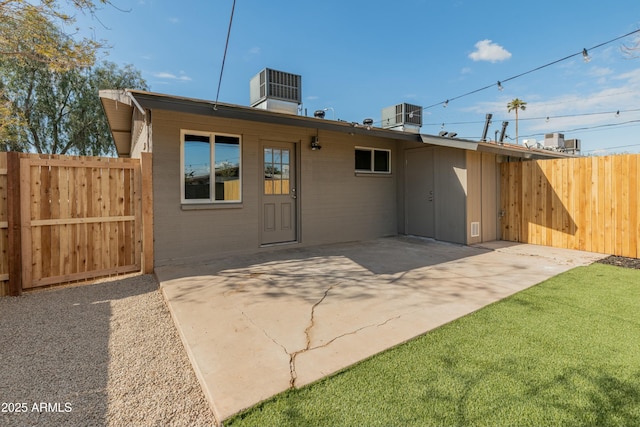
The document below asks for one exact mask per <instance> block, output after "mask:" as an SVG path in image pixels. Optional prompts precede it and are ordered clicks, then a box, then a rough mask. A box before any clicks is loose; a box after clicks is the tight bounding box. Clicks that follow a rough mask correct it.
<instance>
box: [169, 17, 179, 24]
mask: <svg viewBox="0 0 640 427" xmlns="http://www.w3.org/2000/svg"><path fill="white" fill-rule="evenodd" d="M168 21H169V22H170V23H171V24H179V23H180V22H181V21H180V19H179V18H176V17H172V18H169V19H168Z"/></svg>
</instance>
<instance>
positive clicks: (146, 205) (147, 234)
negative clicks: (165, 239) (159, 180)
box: [140, 153, 154, 274]
mask: <svg viewBox="0 0 640 427" xmlns="http://www.w3.org/2000/svg"><path fill="white" fill-rule="evenodd" d="M152 166H153V155H152V154H151V153H142V155H141V157H140V174H141V175H142V177H141V178H142V272H143V273H145V274H151V273H153V256H154V255H153V168H152Z"/></svg>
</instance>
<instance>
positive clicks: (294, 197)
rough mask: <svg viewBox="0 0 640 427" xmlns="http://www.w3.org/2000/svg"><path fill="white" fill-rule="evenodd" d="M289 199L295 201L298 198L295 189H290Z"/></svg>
mask: <svg viewBox="0 0 640 427" xmlns="http://www.w3.org/2000/svg"><path fill="white" fill-rule="evenodd" d="M291 198H292V199H297V198H298V196H297V195H296V189H295V188H292V189H291Z"/></svg>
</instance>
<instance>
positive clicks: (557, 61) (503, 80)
mask: <svg viewBox="0 0 640 427" xmlns="http://www.w3.org/2000/svg"><path fill="white" fill-rule="evenodd" d="M636 33H640V29H638V30H634V31H631V32H629V33H626V34H623V35H621V36H618V37H615V38H613V39H611V40H607V41H606V42H603V43H599V44H597V45H595V46H592V47H590V48H589V49H582V50H581V51H580V52H577V53H572V54H571V55H567V56H565V57H564V58H560V59H557V60H555V61H551V62H549V63H547V64H544V65H541V66H539V67H536V68H533V69H531V70H528V71H525V72H523V73H520V74H516V75H515V76H511V77H508V78H506V79H502V80H498V81H497V83H492V84H489V85H486V86H483V87H481V88H479V89H475V90H472V91H470V92H467V93H463V94H462V95H458V96H454V97H451V98H447V99H446V100H444V101H440V102H437V103H435V104H431V105H428V106H426V107H422V108H421V110H422V111H424V110H427V109H429V108H433V107H436V106H438V105H442V106H447V105H449V102H451V101H454V100H456V99H460V98H464V97H465V96H469V95H473V94H474V93H478V92H481V91H483V90H486V89H489V88H492V87H494V86H496V85H497V86H498V87H499V88H500V87H502V83H505V82H509V81H511V80H515V79H517V78H519V77H522V76H526V75H527V74H531V73H533V72H535V71H539V70H542V69H543V68H547V67H550V66H551V65H555V64H557V63H559V62H563V61H566V60H568V59H571V58H573V57H575V56H580V55H585V54H586V53H587V52H588V51H589V50H594V49H597V48H599V47H602V46H605V45H607V44H609V43H613V42H615V41H617V40H620V39H623V38H625V37H628V36H630V35H633V34H636Z"/></svg>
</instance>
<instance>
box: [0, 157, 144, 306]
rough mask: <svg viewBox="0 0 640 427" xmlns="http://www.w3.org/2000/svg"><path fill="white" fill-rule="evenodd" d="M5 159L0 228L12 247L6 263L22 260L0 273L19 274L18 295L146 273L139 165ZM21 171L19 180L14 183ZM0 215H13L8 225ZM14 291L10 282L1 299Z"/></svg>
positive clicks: (83, 159)
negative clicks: (89, 281) (114, 275)
mask: <svg viewBox="0 0 640 427" xmlns="http://www.w3.org/2000/svg"><path fill="white" fill-rule="evenodd" d="M2 154H5V156H6V155H7V154H8V160H9V161H8V167H7V168H3V167H2V162H1V159H0V177H1V176H2V172H5V173H6V175H5V176H6V178H7V193H6V194H7V196H6V198H5V203H4V204H5V205H7V206H6V209H3V206H1V205H0V226H1V227H6V229H7V231H8V236H7V238H6V239H5V236H4V235H5V233H3V236H2V239H0V245H1V247H2V248H3V249H6V248H8V252H9V253H8V255H9V256H8V263H7V264H8V265H9V266H11V264H12V263H15V261H16V258H19V259H20V262H19V267H17V268H14V270H16V269H19V270H20V271H19V272H15V271H14V272H12V271H11V269H10V268H8V270H9V271H8V275H6V276H3V273H4V271H3V270H2V269H0V279H5V281H7V280H8V281H11V280H12V279H13V280H14V281H15V277H13V278H12V277H11V276H12V275H15V274H20V276H21V277H20V285H19V289H20V290H21V289H29V288H34V287H38V286H46V285H52V284H57V283H65V282H71V281H77V280H85V279H91V278H95V277H101V276H108V275H113V274H121V273H128V272H136V271H141V270H142V267H143V263H144V261H143V249H144V248H143V240H144V239H143V235H144V233H143V231H144V227H143V222H144V221H143V220H144V218H143V209H145V206H143V203H147V201H145V200H144V198H143V179H142V170H141V164H142V162H141V160H139V159H119V158H103V157H68V156H55V155H34V154H17V153H2ZM12 159H14V160H13V163H14V166H13V168H12V167H11V166H12ZM16 163H19V165H17V164H16ZM149 164H150V158H149ZM16 169H17V170H18V171H19V172H18V173H17V174H16V177H15V178H17V179H19V183H16V182H12V171H13V173H14V174H15V173H16ZM149 175H150V174H149ZM12 184H13V185H12ZM1 186H2V181H1V180H0V187H1ZM16 187H17V188H19V190H18V191H16ZM148 193H149V196H150V193H151V191H150V190H149V191H148ZM2 210H6V211H8V212H9V213H8V215H7V216H8V218H7V221H4V220H3V218H4V217H3V216H2V215H3V214H2ZM11 212H13V217H14V218H13V220H12V215H11ZM16 216H19V218H15V217H16ZM148 220H149V221H151V213H150V212H149V218H148ZM18 225H19V226H18ZM2 231H4V228H3V230H2ZM12 236H13V239H11V237H12ZM146 249H147V250H149V248H146ZM150 255H151V256H152V254H150ZM145 258H146V257H145ZM3 264H4V263H2V262H0V267H1V266H2V265H3ZM151 264H152V258H151ZM148 267H150V268H151V269H152V268H153V267H152V265H150V266H147V268H145V270H147V269H148ZM13 288H14V289H13V292H12V291H11V290H9V289H8V287H7V286H6V284H5V289H4V292H2V291H3V289H1V286H0V295H3V294H11V293H13V294H15V293H16V292H15V284H14V286H13Z"/></svg>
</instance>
